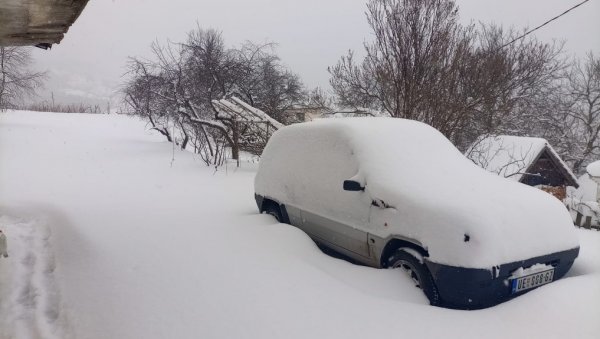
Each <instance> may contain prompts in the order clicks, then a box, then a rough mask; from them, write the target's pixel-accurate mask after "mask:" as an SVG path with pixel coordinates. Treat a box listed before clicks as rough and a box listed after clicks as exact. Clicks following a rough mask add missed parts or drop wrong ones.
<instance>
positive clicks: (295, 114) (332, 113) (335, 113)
mask: <svg viewBox="0 0 600 339" xmlns="http://www.w3.org/2000/svg"><path fill="white" fill-rule="evenodd" d="M284 116H285V120H286V123H298V122H306V121H313V120H316V119H324V118H359V117H380V116H385V114H382V113H381V112H377V111H374V110H370V109H367V108H357V109H341V110H333V109H328V108H324V107H323V108H321V107H305V106H294V107H292V108H289V109H287V110H286V111H285V112H284Z"/></svg>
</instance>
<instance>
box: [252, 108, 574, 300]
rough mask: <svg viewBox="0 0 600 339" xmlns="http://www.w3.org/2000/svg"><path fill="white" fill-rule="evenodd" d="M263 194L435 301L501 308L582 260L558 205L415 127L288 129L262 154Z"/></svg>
mask: <svg viewBox="0 0 600 339" xmlns="http://www.w3.org/2000/svg"><path fill="white" fill-rule="evenodd" d="M255 198H256V202H257V205H258V209H259V211H260V212H266V213H269V214H272V215H273V216H275V218H277V219H278V220H279V221H280V222H284V223H289V224H291V225H294V226H297V227H299V228H300V229H302V230H304V231H305V232H306V233H307V234H308V235H309V236H310V237H311V238H313V239H314V240H315V241H316V242H317V243H319V244H322V245H323V246H325V247H328V248H331V249H333V250H335V251H337V252H340V253H342V254H344V255H346V256H349V257H351V258H352V259H354V260H356V261H358V262H360V263H362V264H365V265H369V266H373V267H378V268H390V267H391V268H402V269H404V270H405V271H406V272H407V273H408V274H409V275H410V277H411V278H412V279H413V280H414V281H415V283H416V285H417V286H418V287H420V288H421V289H422V290H423V291H424V293H425V295H426V296H427V297H428V298H429V300H430V303H431V304H432V305H443V306H447V307H455V308H467V309H475V308H481V307H487V306H490V305H494V304H496V303H498V302H500V301H502V300H506V299H509V298H511V297H514V296H517V295H520V294H522V293H524V292H526V291H528V290H530V289H532V288H535V287H537V286H540V285H543V284H546V283H549V282H551V281H553V280H556V279H558V278H560V277H562V276H563V275H564V274H565V273H566V272H567V271H568V270H569V268H570V267H571V265H572V264H573V261H574V260H575V258H576V257H577V255H578V253H579V243H578V239H577V235H576V233H575V228H574V227H573V222H572V221H571V217H570V215H569V213H568V211H567V210H566V209H565V207H564V205H563V204H562V203H561V202H560V201H559V200H557V199H556V198H554V197H553V196H551V195H549V194H547V193H545V192H543V191H541V190H538V189H536V188H533V187H529V186H526V185H524V184H521V183H516V182H513V181H511V180H507V179H505V178H501V177H499V176H496V175H494V174H491V173H489V172H487V171H485V170H483V169H481V168H479V167H478V166H476V165H475V164H473V163H472V162H471V161H469V160H468V159H467V158H465V157H464V156H463V155H462V154H461V152H460V151H459V150H458V149H456V148H455V147H454V146H453V145H452V143H451V142H450V141H449V140H448V139H446V138H445V137H444V136H443V135H442V134H441V133H440V132H438V131H437V130H436V129H434V128H432V127H430V126H428V125H426V124H423V123H420V122H416V121H411V120H403V119H392V118H349V119H325V120H319V121H315V122H309V123H302V124H296V125H292V126H288V127H284V128H282V129H280V130H278V131H277V132H276V133H275V134H274V135H273V136H272V137H271V139H270V140H269V142H268V144H267V146H266V148H265V150H264V152H263V155H262V158H261V162H260V166H259V170H258V173H257V175H256V179H255Z"/></svg>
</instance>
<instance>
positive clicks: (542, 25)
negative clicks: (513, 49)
mask: <svg viewBox="0 0 600 339" xmlns="http://www.w3.org/2000/svg"><path fill="white" fill-rule="evenodd" d="M588 1H590V0H585V1H582V2H580V3H578V4H577V5H575V6H573V7H571V8H569V9H567V10H566V11H564V12H562V13H561V14H559V15H557V16H555V17H554V18H552V19H550V20H548V21H546V22H544V23H543V24H541V25H539V26H537V27H536V28H534V29H532V30H530V31H528V32H525V33H524V34H523V35H521V36H519V37H517V38H515V39H513V40H512V41H510V42H508V43H506V44H504V45H502V47H500V48H498V50H500V49H503V48H504V47H506V46H508V45H510V44H512V43H513V42H515V41H517V40H519V39H523V38H524V37H525V36H527V35H528V34H531V33H533V32H535V31H537V30H538V29H540V28H542V27H544V26H546V25H547V24H549V23H551V22H552V21H554V20H556V19H558V18H560V17H561V16H563V15H565V14H567V13H569V12H570V11H572V10H574V9H575V8H577V7H579V6H581V5H583V4H584V3H586V2H588Z"/></svg>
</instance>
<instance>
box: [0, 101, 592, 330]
mask: <svg viewBox="0 0 600 339" xmlns="http://www.w3.org/2000/svg"><path fill="white" fill-rule="evenodd" d="M173 155H174V161H172V159H173ZM255 167H256V165H255V164H250V163H244V164H243V166H242V168H240V169H236V168H235V167H233V166H231V165H229V166H228V167H226V168H225V167H223V168H220V169H218V170H217V171H215V169H214V168H207V167H205V166H203V164H202V162H201V160H200V159H196V158H195V157H194V155H192V154H190V153H185V152H181V151H177V150H175V151H174V150H173V148H172V145H171V144H169V143H166V142H164V140H163V138H162V137H160V136H158V135H155V134H153V133H151V132H148V131H147V126H145V124H144V123H143V122H140V121H137V120H134V119H131V118H129V117H125V116H114V115H111V116H107V115H83V114H49V113H31V112H8V113H0V229H3V230H4V232H5V233H6V235H7V236H8V240H9V244H8V245H9V254H10V257H9V258H7V259H3V258H0V338H1V339H8V338H15V339H17V338H18V339H21V338H77V339H84V338H98V339H100V338H102V339H104V338H119V339H120V338H123V339H130V338H144V339H152V338H378V337H385V338H388V337H396V338H441V337H443V338H482V337H486V338H503V339H506V338H510V337H519V338H599V337H600V321H599V319H600V232H596V231H586V230H579V231H578V233H579V236H580V241H581V247H582V248H581V254H580V258H579V259H578V260H577V261H576V262H575V265H574V267H573V269H572V270H571V272H570V273H569V275H568V277H567V278H565V279H562V280H559V281H557V282H555V283H552V284H550V285H546V286H543V287H541V288H538V289H537V290H535V291H533V292H531V293H528V294H526V295H524V296H522V297H519V298H517V299H515V300H512V301H509V302H506V303H504V304H501V305H498V306H496V307H493V308H489V309H485V310H480V311H455V310H447V309H441V308H435V307H431V306H429V305H428V304H427V301H426V299H425V297H424V296H423V295H422V293H420V291H418V290H416V289H415V287H413V286H412V284H411V281H409V278H408V277H405V276H404V275H403V274H402V273H401V272H398V271H394V270H378V269H373V268H368V267H361V266H357V265H353V264H350V263H348V262H346V261H343V260H339V259H335V258H332V257H329V256H327V255H325V254H323V253H322V252H321V251H320V250H319V249H318V248H317V247H316V246H315V244H314V243H313V242H312V241H311V240H310V239H309V238H308V237H307V236H306V235H305V234H304V233H303V232H301V231H299V230H298V229H296V228H294V227H292V226H288V225H284V224H277V223H275V221H274V219H273V218H272V217H270V216H267V215H258V214H257V211H256V205H255V203H254V198H253V178H254V174H255Z"/></svg>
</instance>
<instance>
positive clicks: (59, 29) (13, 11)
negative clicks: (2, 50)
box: [0, 0, 88, 48]
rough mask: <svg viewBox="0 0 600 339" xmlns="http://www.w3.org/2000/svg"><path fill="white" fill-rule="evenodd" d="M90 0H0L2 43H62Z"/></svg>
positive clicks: (0, 42)
mask: <svg viewBox="0 0 600 339" xmlns="http://www.w3.org/2000/svg"><path fill="white" fill-rule="evenodd" d="M87 2H88V0H2V1H0V46H27V45H29V46H39V47H43V48H48V47H50V46H51V45H52V44H57V43H60V41H61V40H62V39H63V37H64V34H65V33H66V32H67V30H68V29H69V27H70V26H71V25H72V24H73V23H74V22H75V20H76V19H77V18H78V17H79V15H80V14H81V12H82V11H83V9H84V8H85V6H86V4H87Z"/></svg>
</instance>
